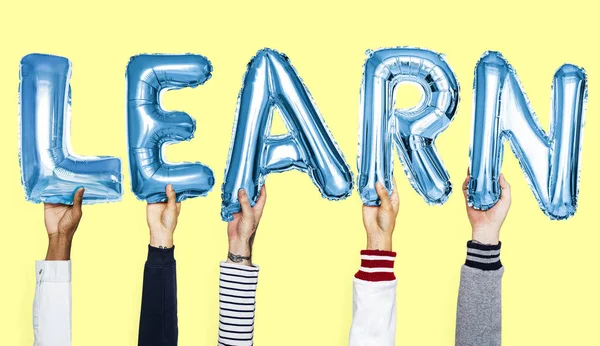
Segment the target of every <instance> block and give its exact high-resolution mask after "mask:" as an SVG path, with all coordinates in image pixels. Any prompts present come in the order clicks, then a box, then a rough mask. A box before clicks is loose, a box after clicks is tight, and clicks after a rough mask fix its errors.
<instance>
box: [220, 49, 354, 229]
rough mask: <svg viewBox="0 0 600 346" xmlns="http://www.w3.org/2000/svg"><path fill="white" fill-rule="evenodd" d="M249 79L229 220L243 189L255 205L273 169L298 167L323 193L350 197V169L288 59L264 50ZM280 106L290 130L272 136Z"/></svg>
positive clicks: (229, 185) (226, 203) (232, 156)
mask: <svg viewBox="0 0 600 346" xmlns="http://www.w3.org/2000/svg"><path fill="white" fill-rule="evenodd" d="M243 83H244V84H243V86H242V90H241V92H240V95H239V99H238V108H237V115H236V122H235V125H234V133H233V138H232V143H231V147H230V152H229V159H228V161H227V166H226V171H225V181H224V183H223V194H222V199H223V203H222V207H221V217H222V218H223V220H224V221H230V220H232V218H233V216H232V214H233V213H235V212H238V211H239V210H240V204H239V201H238V199H237V193H238V190H239V189H241V188H243V189H244V190H245V191H246V193H247V194H248V198H249V200H250V202H251V204H252V205H254V203H255V202H256V200H257V199H258V197H259V193H260V189H261V187H262V185H263V183H264V179H265V176H266V175H268V174H269V173H271V172H284V171H287V170H290V169H294V168H295V169H298V170H300V171H302V172H306V173H308V174H309V176H310V177H311V179H312V181H313V183H314V184H315V185H316V186H317V187H318V188H319V190H320V191H321V194H322V195H323V197H325V198H328V199H332V200H336V199H342V198H345V197H347V196H349V195H350V194H351V193H352V173H351V172H350V167H349V166H348V164H347V163H346V161H345V160H344V157H343V155H342V153H341V151H340V150H339V149H338V147H337V145H336V143H335V141H334V140H333V137H332V135H331V134H330V133H329V130H328V129H327V126H326V125H325V122H324V121H323V119H322V117H321V115H320V114H319V112H318V110H317V107H316V106H315V104H314V101H313V100H312V98H311V96H310V94H309V93H308V90H307V89H306V87H305V86H304V84H303V83H302V81H301V80H300V78H299V77H298V75H297V73H296V71H295V70H294V68H293V67H292V65H291V64H290V62H289V60H288V58H287V57H286V56H285V55H283V54H280V53H278V52H276V51H273V50H270V49H263V50H261V51H259V52H258V53H257V54H256V56H255V57H254V58H253V59H252V60H251V61H250V63H249V64H248V71H247V72H246V75H245V77H244V82H243ZM275 107H277V108H278V109H279V110H280V111H281V114H282V116H283V121H284V123H285V125H286V127H287V129H288V133H287V134H285V135H279V136H271V135H270V129H271V120H272V117H273V109H274V108H275Z"/></svg>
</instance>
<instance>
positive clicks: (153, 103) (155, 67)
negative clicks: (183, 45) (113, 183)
mask: <svg viewBox="0 0 600 346" xmlns="http://www.w3.org/2000/svg"><path fill="white" fill-rule="evenodd" d="M211 72H212V66H211V64H210V62H209V61H208V60H207V59H206V58H205V57H203V56H201V55H192V54H185V55H159V54H156V55H137V56H134V57H132V58H131V60H130V61H129V65H128V66H127V140H128V146H129V167H130V170H131V187H132V190H133V193H134V194H135V195H136V197H137V198H138V199H140V200H146V201H147V202H148V203H156V202H164V201H166V200H167V196H166V194H165V186H166V185H167V184H172V185H173V188H174V190H175V192H176V194H177V201H182V200H184V199H186V198H188V197H197V196H205V195H206V194H207V193H208V192H209V191H210V190H211V189H212V187H213V185H214V183H215V179H214V175H213V172H212V171H211V169H210V168H208V167H207V166H205V165H203V164H201V163H199V162H196V163H172V162H167V161H166V159H165V156H164V147H165V146H166V145H168V144H172V143H177V142H181V141H185V140H190V139H191V138H192V137H193V135H194V131H195V129H196V122H195V121H194V119H192V118H191V117H190V116H189V115H188V114H186V113H184V112H178V111H165V110H164V109H163V108H162V107H161V104H160V95H161V92H164V91H168V90H173V89H181V88H185V87H192V88H193V87H196V86H198V85H201V84H203V83H204V82H206V81H207V80H208V79H209V78H210V76H211Z"/></svg>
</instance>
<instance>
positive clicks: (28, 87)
mask: <svg viewBox="0 0 600 346" xmlns="http://www.w3.org/2000/svg"><path fill="white" fill-rule="evenodd" d="M70 77H71V63H70V62H69V60H68V59H67V58H63V57H59V56H53V55H46V54H30V55H27V56H25V57H24V58H23V59H22V60H21V83H20V86H19V92H20V102H19V110H20V117H21V118H20V121H21V126H20V138H19V140H20V148H19V159H20V164H21V179H22V182H23V186H24V188H25V197H26V198H27V200H29V201H32V202H35V203H40V202H44V203H61V204H73V191H74V190H75V189H76V188H77V187H84V188H85V194H84V196H83V202H84V203H86V204H92V203H100V202H114V201H119V200H120V199H121V192H122V188H121V161H120V160H119V159H117V158H114V157H82V156H78V155H76V154H74V153H73V150H72V149H71V145H70V129H69V125H70V117H71V114H70V113H71V90H70V87H69V79H70Z"/></svg>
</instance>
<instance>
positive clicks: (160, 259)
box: [146, 245, 175, 265]
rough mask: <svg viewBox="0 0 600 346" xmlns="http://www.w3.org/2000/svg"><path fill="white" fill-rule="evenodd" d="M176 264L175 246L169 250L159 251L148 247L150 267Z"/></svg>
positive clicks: (147, 262) (147, 261)
mask: <svg viewBox="0 0 600 346" xmlns="http://www.w3.org/2000/svg"><path fill="white" fill-rule="evenodd" d="M173 263H175V246H173V247H171V248H169V249H159V248H157V247H154V246H150V245H148V260H146V264H149V265H169V264H173Z"/></svg>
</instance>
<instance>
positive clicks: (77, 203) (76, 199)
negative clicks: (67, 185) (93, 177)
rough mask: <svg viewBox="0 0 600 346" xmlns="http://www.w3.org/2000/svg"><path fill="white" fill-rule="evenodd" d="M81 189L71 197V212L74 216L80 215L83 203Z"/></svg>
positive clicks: (82, 189) (82, 190)
mask: <svg viewBox="0 0 600 346" xmlns="http://www.w3.org/2000/svg"><path fill="white" fill-rule="evenodd" d="M84 191H85V189H84V188H83V187H80V188H78V189H77V190H76V191H75V194H74V195H73V211H74V212H75V213H76V215H81V204H82V203H83V192H84Z"/></svg>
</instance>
